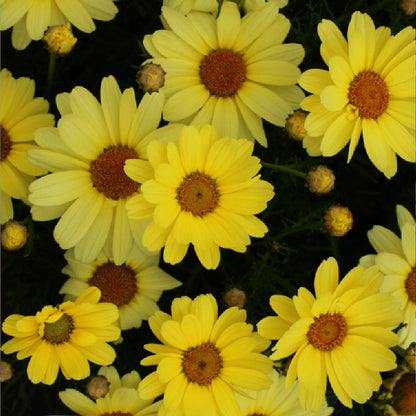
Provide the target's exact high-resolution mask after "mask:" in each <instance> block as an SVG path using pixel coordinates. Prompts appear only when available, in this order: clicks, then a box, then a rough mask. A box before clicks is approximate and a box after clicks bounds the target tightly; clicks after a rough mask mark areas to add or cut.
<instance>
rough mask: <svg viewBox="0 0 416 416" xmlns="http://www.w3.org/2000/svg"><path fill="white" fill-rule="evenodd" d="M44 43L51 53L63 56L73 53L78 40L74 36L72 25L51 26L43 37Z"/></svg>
mask: <svg viewBox="0 0 416 416" xmlns="http://www.w3.org/2000/svg"><path fill="white" fill-rule="evenodd" d="M43 42H44V43H45V45H46V47H47V49H48V51H49V52H51V53H53V54H55V55H57V56H63V55H67V54H68V53H70V52H71V51H72V48H73V47H74V45H75V43H76V42H77V38H75V37H74V35H73V34H72V29H71V24H70V23H67V24H66V25H55V26H51V27H50V28H49V29H48V30H47V31H46V32H45V35H44V36H43Z"/></svg>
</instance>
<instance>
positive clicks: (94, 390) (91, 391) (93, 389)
mask: <svg viewBox="0 0 416 416" xmlns="http://www.w3.org/2000/svg"><path fill="white" fill-rule="evenodd" d="M86 388H87V394H88V396H90V397H91V398H93V399H94V400H97V399H99V398H101V397H104V396H105V395H106V394H107V393H108V391H109V383H108V381H107V379H106V378H105V377H104V376H100V375H97V376H94V377H91V378H90V381H89V382H88V383H87V385H86Z"/></svg>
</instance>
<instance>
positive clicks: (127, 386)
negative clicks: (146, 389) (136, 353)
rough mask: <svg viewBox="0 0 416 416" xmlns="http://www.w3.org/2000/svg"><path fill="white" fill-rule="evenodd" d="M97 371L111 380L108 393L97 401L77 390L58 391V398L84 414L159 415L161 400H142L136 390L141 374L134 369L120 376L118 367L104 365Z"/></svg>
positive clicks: (94, 415) (96, 415)
mask: <svg viewBox="0 0 416 416" xmlns="http://www.w3.org/2000/svg"><path fill="white" fill-rule="evenodd" d="M98 374H99V375H101V376H104V377H105V378H106V379H107V381H108V382H109V391H108V393H107V394H106V395H105V396H104V397H101V398H99V399H97V400H96V401H94V400H91V399H90V398H89V397H87V396H85V395H84V394H82V393H81V392H79V391H78V390H74V389H66V390H64V391H61V392H59V398H60V399H61V400H62V402H63V403H64V404H65V406H67V407H69V408H70V409H71V410H73V411H74V412H76V413H77V414H78V415H81V416H102V415H125V416H127V415H128V416H144V415H146V416H157V414H158V409H159V406H160V402H156V403H152V400H143V399H141V398H140V396H139V392H138V390H137V388H138V385H139V383H140V380H141V378H140V375H139V374H138V373H137V371H131V372H130V373H127V374H124V376H123V377H121V378H120V376H119V374H118V372H117V370H116V369H115V368H114V367H113V366H111V367H101V368H100V370H99V371H98Z"/></svg>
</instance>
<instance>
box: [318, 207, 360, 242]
mask: <svg viewBox="0 0 416 416" xmlns="http://www.w3.org/2000/svg"><path fill="white" fill-rule="evenodd" d="M353 222H354V219H353V217H352V213H351V211H350V210H349V209H348V208H347V207H343V206H341V205H332V206H330V207H329V208H328V209H327V210H326V212H325V215H324V229H325V231H327V232H328V233H329V234H331V235H332V236H334V237H343V236H344V235H345V234H347V233H348V231H350V230H351V229H352V224H353Z"/></svg>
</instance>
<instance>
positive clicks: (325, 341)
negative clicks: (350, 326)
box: [306, 313, 347, 351]
mask: <svg viewBox="0 0 416 416" xmlns="http://www.w3.org/2000/svg"><path fill="white" fill-rule="evenodd" d="M346 334H347V323H346V322H345V319H344V317H343V316H342V315H341V314H339V313H336V314H334V315H330V314H322V315H320V316H319V317H315V318H314V323H313V324H312V325H311V326H310V327H309V330H308V333H307V334H306V337H307V338H308V341H309V343H310V344H312V345H313V346H314V347H315V348H318V350H321V351H331V350H333V349H334V348H335V347H338V345H340V344H341V343H342V340H343V339H344V338H345V335H346Z"/></svg>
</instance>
